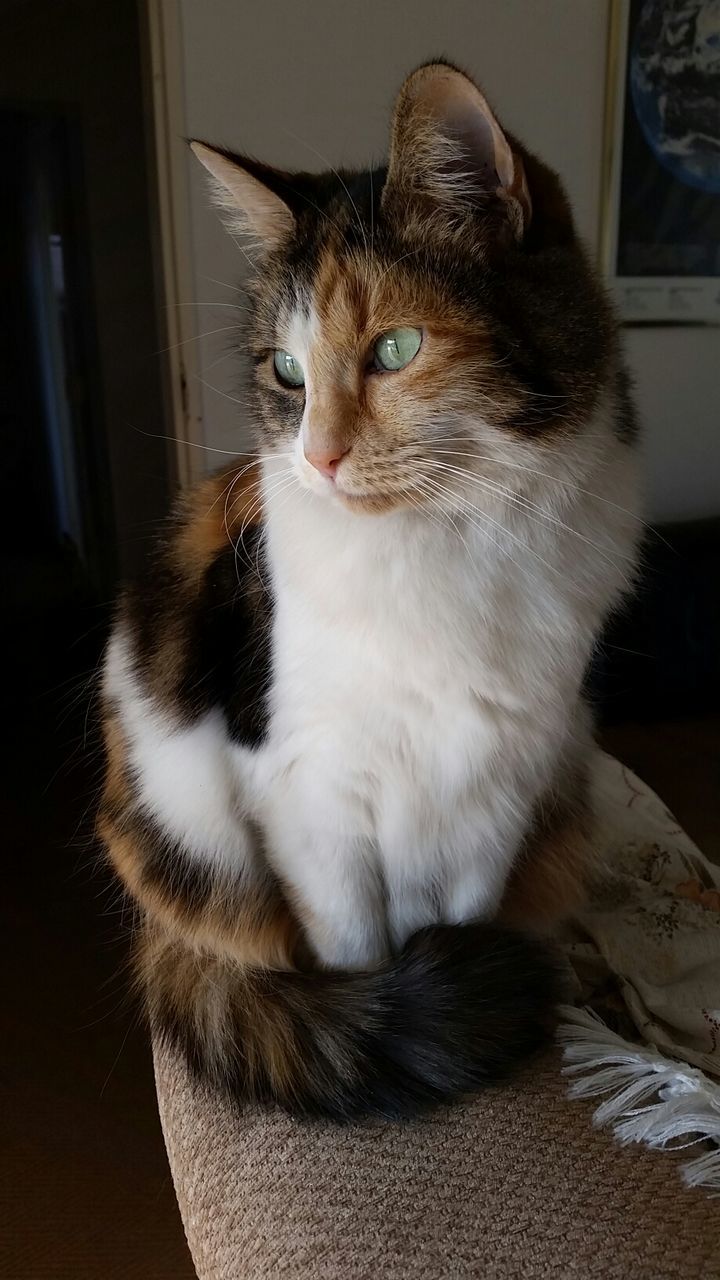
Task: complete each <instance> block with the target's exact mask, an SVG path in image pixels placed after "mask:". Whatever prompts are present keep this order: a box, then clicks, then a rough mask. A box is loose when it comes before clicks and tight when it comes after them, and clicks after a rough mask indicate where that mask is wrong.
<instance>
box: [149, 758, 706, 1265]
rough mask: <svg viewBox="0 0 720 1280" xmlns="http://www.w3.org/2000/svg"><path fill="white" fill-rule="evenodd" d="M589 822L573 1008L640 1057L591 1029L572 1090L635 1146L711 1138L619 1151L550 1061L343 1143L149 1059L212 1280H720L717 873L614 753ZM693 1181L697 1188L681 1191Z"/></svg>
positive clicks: (167, 1060)
mask: <svg viewBox="0 0 720 1280" xmlns="http://www.w3.org/2000/svg"><path fill="white" fill-rule="evenodd" d="M596 805H597V806H598V811H599V813H600V821H599V824H598V839H599V840H601V841H602V844H603V849H604V850H605V851H606V852H607V862H608V866H607V874H606V878H605V880H604V882H603V885H602V886H601V887H600V889H599V890H598V893H597V896H596V897H595V899H594V900H593V902H592V903H591V906H590V908H589V910H588V911H587V913H586V914H585V915H584V916H583V917H582V919H581V920H579V921H578V922H576V928H575V931H574V940H572V941H570V942H569V943H568V956H569V959H570V961H571V963H572V966H573V968H574V970H575V972H576V974H578V995H579V999H581V1000H589V1001H590V1003H591V1004H592V1006H593V1007H594V1008H595V1009H598V1010H599V1011H600V1012H601V1013H602V1015H603V1017H604V1018H605V1020H609V1019H610V1016H611V1014H612V1010H613V1007H614V1008H615V1012H616V1013H617V1017H616V1018H615V1022H616V1026H618V1025H620V1026H622V1029H623V1032H625V1030H626V1029H627V1028H630V1038H631V1040H634V1041H637V1042H642V1041H644V1042H645V1044H644V1047H642V1046H639V1047H638V1048H637V1051H635V1049H634V1046H633V1044H632V1043H630V1042H629V1041H628V1040H627V1039H621V1038H620V1037H618V1036H617V1035H613V1034H612V1033H610V1032H608V1033H607V1034H606V1033H605V1028H602V1031H600V1032H599V1033H598V1034H595V1032H594V1031H593V1029H592V1028H593V1026H596V1027H599V1026H600V1024H599V1023H598V1024H593V1023H592V1022H590V1024H589V1029H588V1028H587V1027H586V1028H585V1029H583V1030H582V1031H581V1032H580V1035H579V1037H578V1038H577V1039H576V1040H575V1042H574V1051H575V1052H574V1057H575V1063H576V1066H577V1069H578V1070H579V1071H580V1073H581V1074H580V1075H579V1076H578V1082H579V1083H578V1085H577V1089H579V1091H580V1092H584V1093H586V1094H589V1093H595V1094H598V1095H600V1094H601V1093H602V1094H604V1095H605V1097H606V1102H605V1106H606V1110H607V1112H608V1115H607V1116H606V1118H609V1119H610V1120H611V1121H612V1120H614V1121H615V1123H616V1126H619V1128H618V1131H619V1133H620V1135H621V1136H624V1137H625V1138H626V1139H627V1138H634V1139H638V1140H640V1139H642V1140H643V1141H645V1142H650V1143H652V1144H654V1145H656V1146H667V1144H668V1143H670V1144H672V1143H673V1142H682V1143H685V1144H687V1143H688V1141H689V1140H690V1139H696V1138H697V1136H698V1134H700V1136H702V1137H703V1138H704V1139H705V1140H703V1141H701V1142H700V1143H699V1144H698V1143H697V1142H695V1143H694V1145H692V1146H691V1147H690V1149H689V1150H687V1149H683V1150H682V1151H680V1152H673V1151H668V1150H648V1149H647V1148H646V1147H645V1146H643V1145H637V1142H634V1143H633V1144H632V1145H625V1146H622V1145H620V1143H618V1141H617V1140H616V1139H615V1138H614V1137H613V1135H612V1133H610V1132H607V1131H605V1130H601V1129H598V1128H596V1127H594V1126H593V1105H592V1104H591V1103H590V1102H589V1101H583V1100H578V1099H577V1098H570V1097H568V1080H567V1077H566V1076H565V1075H563V1063H562V1058H561V1054H560V1050H559V1049H552V1050H550V1051H548V1052H547V1053H546V1054H545V1055H544V1056H543V1057H541V1058H539V1059H537V1060H535V1061H534V1062H533V1063H532V1064H529V1065H528V1066H527V1067H526V1068H525V1070H524V1071H523V1073H521V1074H520V1075H518V1076H517V1077H515V1079H513V1081H512V1082H511V1083H508V1084H506V1085H503V1086H502V1087H496V1088H493V1089H490V1090H488V1091H487V1092H485V1093H484V1094H482V1095H481V1096H479V1097H477V1098H474V1099H472V1100H470V1101H468V1102H466V1103H464V1104H461V1105H456V1106H453V1107H448V1108H445V1109H442V1110H439V1111H437V1112H435V1113H434V1114H432V1115H430V1116H429V1117H426V1118H424V1119H421V1120H417V1121H414V1122H412V1123H406V1124H401V1125H400V1124H389V1123H385V1122H373V1123H369V1124H365V1125H351V1126H348V1127H346V1128H338V1127H336V1126H334V1125H331V1124H326V1123H317V1122H312V1123H308V1122H306V1123H302V1122H299V1121H296V1120H292V1119H290V1118H288V1117H287V1116H285V1115H283V1114H281V1113H278V1112H265V1111H259V1110H255V1109H247V1110H246V1111H245V1112H244V1113H240V1112H238V1111H237V1110H236V1109H234V1108H233V1107H231V1106H230V1105H229V1104H228V1103H227V1102H226V1101H225V1100H223V1099H221V1098H218V1097H217V1096H213V1095H210V1094H209V1093H208V1092H206V1091H205V1090H204V1089H203V1088H202V1087H200V1086H199V1085H197V1084H196V1083H195V1082H194V1081H192V1080H191V1079H190V1077H189V1075H188V1072H187V1070H186V1068H185V1065H184V1063H183V1062H182V1061H180V1060H179V1059H178V1058H177V1057H175V1056H174V1055H173V1054H172V1053H171V1052H170V1051H168V1050H167V1048H165V1047H163V1046H160V1045H156V1046H155V1068H156V1079H157V1092H158V1099H159V1104H160V1115H161V1119H162V1124H163V1129H164V1132H165V1139H166V1143H167V1150H168V1155H169V1159H170V1165H171V1168H172V1173H173V1178H174V1181H175V1188H176V1191H177V1197H178V1201H179V1205H180V1211H181V1214H182V1218H183V1222H184V1225H185V1230H186V1233H187V1238H188V1241H189V1244H190V1249H191V1252H192V1256H193V1260H194V1263H195V1267H196V1269H197V1273H198V1276H199V1277H200V1280H261V1278H262V1280H271V1278H272V1280H275V1277H281V1276H282V1277H291V1278H295V1277H297V1278H300V1277H309V1278H311V1280H314V1278H315V1277H317V1278H318V1280H324V1278H327V1280H366V1278H367V1280H370V1278H371V1277H373V1278H374V1277H378V1278H379V1280H444V1278H445V1277H481V1278H482V1280H518V1278H522V1280H536V1278H537V1280H540V1277H543V1278H548V1280H549V1278H550V1277H552V1280H558V1278H559V1280H564V1278H565V1277H570V1276H578V1277H582V1278H584V1277H589V1276H597V1277H602V1280H630V1278H632V1280H674V1278H675V1277H677V1278H678V1280H680V1278H682V1280H705V1278H707V1280H718V1277H720V1197H718V1196H717V1195H715V1196H713V1195H712V1194H709V1191H708V1188H711V1189H713V1190H714V1189H715V1188H716V1187H720V1180H718V1181H717V1182H716V1179H720V1166H719V1164H718V1162H719V1161H720V1148H718V1145H717V1143H718V1141H720V1090H718V1087H717V1085H716V1084H715V1083H714V1082H713V1076H714V1075H715V1073H716V1072H717V1071H718V1068H719V1067H720V1046H719V1044H718V1041H719V1040H720V1036H718V1034H717V1032H716V1031H714V1030H713V1027H712V1019H713V1016H715V1017H716V1018H717V1019H720V1008H717V1007H716V1006H713V1007H714V1013H713V1010H712V1009H711V1008H710V1004H711V1003H712V1002H714V1001H715V1000H716V997H717V995H718V987H720V913H719V912H718V907H719V906H720V894H719V893H718V889H719V888H720V873H719V872H718V869H717V868H713V867H711V866H710V864H708V863H707V862H706V861H705V860H704V859H703V858H702V857H701V855H700V854H699V853H698V852H697V850H695V849H694V847H693V846H692V845H691V843H690V842H689V841H688V839H687V837H686V836H684V834H683V833H682V832H681V831H680V830H679V828H678V827H677V824H676V823H674V820H673V819H672V816H671V815H670V814H668V813H667V810H665V809H664V807H663V806H662V805H661V803H660V802H659V801H658V800H657V798H656V797H655V796H653V795H652V793H651V792H649V791H648V789H647V788H645V787H644V786H643V784H642V783H639V782H638V780H637V779H636V778H634V777H633V775H631V774H629V773H628V771H627V770H623V769H622V768H621V766H619V765H618V764H617V763H616V762H615V761H611V760H609V758H608V757H602V756H599V757H598V769H597V776H596ZM608 992H611V995H610V996H609V997H608ZM604 1001H605V1003H603V1002H604ZM717 1005H720V999H718V1000H717ZM581 1016H582V1015H581ZM623 1019H624V1020H625V1024H624V1025H623ZM717 1026H718V1028H720V1022H717ZM703 1028H705V1029H706V1030H707V1035H706V1038H705V1039H704V1040H703V1035H704V1034H705V1032H704V1030H703ZM583 1036H584V1037H585V1040H584V1041H583ZM570 1038H571V1040H572V1034H571V1036H570ZM590 1042H592V1043H590ZM649 1046H652V1047H649ZM598 1070H600V1071H604V1073H605V1074H604V1077H600V1076H598V1075H597V1074H593V1071H594V1072H597V1071H598ZM582 1072H585V1074H584V1075H582ZM593 1079H594V1080H595V1081H596V1082H597V1081H600V1083H598V1084H596V1085H593ZM658 1081H659V1082H660V1084H661V1088H660V1090H659V1091H658V1088H657V1085H658ZM623 1125H624V1126H625V1127H624V1129H623ZM713 1135H714V1141H713ZM708 1139H710V1140H709V1141H708ZM688 1157H691V1163H690V1164H688ZM683 1171H684V1177H685V1181H686V1182H688V1181H690V1182H698V1183H700V1182H702V1183H704V1185H703V1186H687V1185H686V1186H683V1181H682V1177H683Z"/></svg>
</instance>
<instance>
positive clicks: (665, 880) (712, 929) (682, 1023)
mask: <svg viewBox="0 0 720 1280" xmlns="http://www.w3.org/2000/svg"><path fill="white" fill-rule="evenodd" d="M592 789H593V795H594V804H595V812H596V814H597V820H596V821H597V835H596V841H595V847H596V848H597V849H599V850H600V851H601V855H600V857H601V861H600V864H599V866H598V873H597V876H596V879H595V883H594V885H593V888H592V892H591V897H590V904H589V906H588V907H587V909H586V910H585V911H583V913H582V914H581V915H579V916H578V917H577V919H576V921H575V922H574V924H573V927H572V930H571V933H570V936H569V937H568V940H567V955H568V959H569V960H570V963H571V965H572V969H573V971H574V975H575V981H576V983H577V989H576V992H575V999H576V1003H585V1004H588V1005H589V1006H590V1007H591V1008H592V1009H593V1010H594V1011H595V1012H596V1013H597V1014H599V1015H600V1017H601V1018H602V1019H603V1021H604V1023H605V1024H606V1025H607V1026H609V1027H611V1028H613V1029H614V1030H615V1031H617V1032H618V1033H619V1034H621V1035H623V1036H625V1037H626V1038H627V1039H628V1040H634V1041H637V1040H638V1039H642V1040H643V1041H645V1042H646V1043H648V1044H652V1045H655V1046H656V1047H657V1048H658V1049H660V1050H661V1051H662V1053H664V1054H669V1055H670V1056H672V1057H675V1058H680V1059H682V1061H684V1062H688V1063H691V1064H692V1065H693V1066H696V1067H699V1068H700V1069H701V1070H703V1071H705V1072H707V1073H708V1074H710V1075H714V1076H720V867H717V866H714V865H713V864H712V863H710V862H708V860H707V859H706V858H704V857H703V855H702V854H701V853H700V851H699V850H698V849H697V848H696V846H695V845H694V844H693V842H692V841H691V840H690V839H689V838H688V836H687V835H686V834H685V832H684V831H683V830H682V828H681V827H679V826H678V823H677V821H676V820H675V818H674V817H673V815H672V814H671V813H670V812H669V811H668V810H667V809H666V807H665V806H664V805H663V803H662V802H661V801H660V800H659V799H658V797H657V796H656V795H654V793H653V792H652V791H650V789H649V788H648V787H646V786H645V784H644V783H642V782H640V780H639V779H638V778H637V777H635V775H634V774H633V773H631V772H630V770H629V769H627V768H626V767H625V766H624V765H622V764H620V763H619V762H618V761H617V760H614V759H612V758H611V757H610V756H607V755H605V754H603V753H602V752H598V753H597V756H596V759H595V762H594V768H593V778H592Z"/></svg>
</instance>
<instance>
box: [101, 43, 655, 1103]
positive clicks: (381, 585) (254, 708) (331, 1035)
mask: <svg viewBox="0 0 720 1280" xmlns="http://www.w3.org/2000/svg"><path fill="white" fill-rule="evenodd" d="M193 149H194V151H195V154H196V155H197V156H198V158H199V159H200V160H201V161H202V163H203V164H204V165H205V167H206V168H207V170H208V171H209V173H210V175H211V182H212V186H213V191H214V195H215V198H216V200H217V202H218V203H219V204H220V206H221V208H222V210H223V213H224V216H225V218H226V220H227V222H228V223H229V225H230V228H231V230H232V231H233V233H235V234H238V233H242V234H243V235H246V234H250V235H251V236H252V237H253V238H254V240H255V242H256V248H257V249H258V251H259V258H258V262H257V275H256V279H255V280H254V283H253V284H252V286H251V304H252V309H251V318H250V320H249V322H248V325H247V335H246V336H247V343H248V345H249V350H250V353H251V356H252V360H253V374H252V385H251V388H250V392H251V396H252V422H253V426H254V428H255V430H256V432H257V438H258V453H257V456H256V457H253V458H252V459H244V460H239V461H238V462H237V464H236V465H233V466H231V467H229V468H227V469H226V470H225V471H224V472H222V473H221V474H219V475H216V476H214V477H212V478H210V479H208V480H206V481H205V482H204V483H202V484H201V485H200V486H199V487H198V488H197V489H196V490H195V491H193V492H190V493H188V494H187V495H185V496H184V497H183V498H182V499H181V501H180V503H179V506H178V507H177V510H176V511H175V514H174V515H173V517H172V519H171V520H170V522H169V524H168V526H167V529H166V531H165V535H164V537H163V539H162V541H161V543H160V545H159V546H158V548H157V551H156V554H155V556H154V558H153V560H152V562H151V563H150V565H149V567H148V571H147V575H146V578H145V581H144V582H142V583H141V584H139V585H138V586H136V587H134V588H132V589H130V590H129V591H127V593H126V594H125V596H124V598H123V600H122V602H121V605H120V608H119V611H118V615H117V620H116V624H115V627H114V632H113V635H112V638H111V641H110V644H109V648H108V651H107V657H106V662H105V672H104V692H103V698H104V725H105V737H106V745H107V756H108V766H107V778H106V787H105V794H104V800H103V803H102V812H101V832H102V835H103V838H104V840H105V842H106V845H107V848H108V850H109V854H110V857H111V859H112V862H113V864H114V866H115V868H116V870H117V872H118V874H119V875H120V877H121V879H122V881H123V882H124V884H125V886H126V888H127V889H128V890H129V892H130V894H131V895H132V896H133V898H134V899H135V900H136V902H137V903H138V905H139V908H140V914H141V920H142V926H141V937H140V942H139V949H138V971H139V975H140V981H141V984H142V987H143V990H144V992H145V997H146V1001H147V1008H148V1011H149V1017H150V1020H151V1023H152V1026H153V1029H154V1033H155V1035H156V1036H158V1037H161V1038H162V1037H165V1038H167V1039H168V1040H170V1041H172V1042H173V1043H175V1044H177V1045H179V1046H181V1047H182V1048H183V1050H184V1051H185V1053H186V1055H187V1057H188V1059H189V1061H190V1063H191V1064H192V1065H193V1067H194V1068H196V1069H197V1070H198V1071H199V1072H201V1073H202V1074H203V1075H204V1077H205V1078H207V1079H209V1080H210V1081H212V1082H214V1083H215V1084H217V1085H220V1086H223V1087H227V1088H229V1089H231V1090H233V1091H234V1092H235V1094H236V1095H237V1096H238V1098H240V1099H250V1098H252V1099H264V1100H274V1101H277V1102H279V1103H280V1104H282V1105H284V1106H286V1107H289V1108H291V1109H294V1110H296V1111H298V1112H301V1113H302V1112H304V1113H326V1114H330V1115H333V1116H336V1117H341V1118H342V1117H350V1116H356V1115H360V1114H364V1113H372V1112H375V1113H381V1114H384V1115H389V1116H397V1115H405V1114H409V1113H412V1112H413V1111H415V1110H417V1109H420V1108H422V1107H423V1106H426V1105H428V1104H430V1103H432V1102H435V1101H438V1100H441V1099H447V1098H452V1097H454V1096H456V1095H458V1094H459V1093H462V1092H463V1091H466V1090H471V1089H474V1088H476V1087H477V1086H479V1085H481V1084H482V1083H483V1082H484V1081H487V1080H492V1079H494V1078H496V1077H498V1076H500V1075H502V1073H503V1072H504V1071H506V1070H507V1069H508V1068H509V1067H510V1066H512V1065H513V1064H514V1063H515V1062H517V1061H519V1060H521V1059H522V1058H523V1057H524V1056H525V1055H526V1054H527V1053H528V1052H530V1050H532V1049H533V1048H534V1047H535V1046H536V1045H537V1044H539V1043H540V1042H541V1041H542V1040H543V1039H544V1037H545V1036H546V1035H547V1034H548V1031H549V1028H550V1026H551V1013H552V1007H553V1004H554V1001H555V998H556V990H557V982H556V973H555V966H554V963H553V960H552V958H551V954H550V952H549V951H548V950H547V949H546V945H545V944H544V943H542V942H540V941H538V940H537V938H538V935H542V934H543V933H546V932H548V931H549V930H550V929H551V928H552V926H553V924H554V922H556V921H557V920H559V919H561V918H562V917H563V916H565V915H567V914H568V913H569V912H570V911H571V910H572V909H573V908H575V907H576V906H577V904H578V902H579V901H580V899H581V897H582V892H583V883H584V880H585V877H586V875H587V870H588V865H589V859H590V855H591V841H590V839H589V833H590V818H591V814H590V811H589V801H588V794H587V764H588V756H589V753H590V751H591V745H592V738H591V724H590V716H589V713H588V709H587V707H586V706H585V703H584V701H583V695H582V687H583V678H584V675H585V672H586V669H587V666H588V662H589V659H590V657H591V653H592V650H593V645H594V643H595V640H596V638H597V636H598V632H599V630H600V628H601V627H602V624H603V621H604V620H605V618H606V617H607V615H608V612H609V611H610V610H611V609H612V608H613V607H614V606H615V605H616V603H617V602H618V601H619V599H620V598H621V596H622V594H623V592H624V591H625V589H626V587H627V584H628V582H629V581H630V579H631V577H632V572H633V564H634V560H635V544H636V534H637V529H638V519H637V516H636V515H635V514H634V513H635V511H636V507H637V499H636V478H635V461H634V450H633V438H634V420H633V410H632V404H631V400H630V396H629V391H628V379H627V376H626V373H625V369H624V366H623V362H622V356H621V352H620V349H619V344H618V337H617V333H616V327H615V323H614V319H613V315H612V313H611V310H610V308H609V305H608V302H607V300H606V297H605V294H604V292H603V289H602V287H601V285H600V283H599V281H598V279H597V277H596V275H595V273H594V271H593V269H592V267H591V266H590V264H589V262H588V259H587V257H586V254H585V252H584V250H583V248H582V247H581V245H580V244H579V242H578V239H577V236H576V233H575V231H574V228H573V222H572V215H571V211H570V208H569V205H568V202H567V199H566V197H565V194H564V192H563V189H562V187H561V184H560V181H559V179H558V178H557V176H556V175H555V174H554V173H553V172H551V171H550V170H549V169H548V168H546V167H545V165H543V164H541V163H540V161H538V160H537V159H536V158H535V157H534V156H532V155H531V154H530V153H529V152H528V151H527V150H526V149H525V147H524V146H522V144H521V143H519V142H518V141H517V139H516V138H514V137H513V136H512V135H511V134H509V133H507V131H504V130H503V129H502V128H501V126H500V124H499V123H498V120H497V118H496V116H495V115H494V114H493V112H492V111H491V109H490V107H489V105H488V103H487V101H486V99H485V97H484V96H483V94H482V93H481V92H480V91H479V89H478V88H477V87H476V86H475V85H474V84H473V83H472V81H471V80H470V79H468V78H467V77H466V76H465V75H464V74H462V73H461V72H460V71H458V70H456V69H455V68H454V67H452V66H450V65H449V64H445V63H441V62H439V63H432V64H429V65H426V66H423V67H421V68H420V69H419V70H417V71H416V72H414V73H413V74H412V75H411V76H410V77H409V78H408V79H407V81H406V82H405V84H404V86H403V88H402V90H401V92H400V95H399V98H398V101H397V104H396V108H395V113H394V120H393V125H392V135H391V142H390V153H389V160H388V164H387V167H386V168H382V169H375V170H373V171H372V172H366V173H348V172H345V173H335V172H331V173H325V174H321V175H309V174H305V173H285V172H279V171H277V170H275V169H272V168H269V167H268V166H267V165H264V164H261V163H259V162H257V161H255V160H250V159H247V158H241V157H238V156H235V155H232V154H231V153H230V152H227V151H223V150H218V149H213V148H211V147H208V146H206V145H205V144H200V143H194V144H193Z"/></svg>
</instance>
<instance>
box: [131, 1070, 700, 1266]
mask: <svg viewBox="0 0 720 1280" xmlns="http://www.w3.org/2000/svg"><path fill="white" fill-rule="evenodd" d="M155 1067H156V1080H157V1089H158V1098H159V1102H160V1114H161V1119H162V1123H163V1128H164V1131H165V1138H166V1142H167V1147H168V1154H169V1157H170V1164H171V1168H172V1171H173V1177H174V1180H175V1187H176V1191H177V1195H178V1200H179V1203H180V1210H181V1213H182V1217H183V1221H184V1224H185V1230H186V1232H187V1237H188V1241H189V1244H190V1249H191V1252H192V1255H193V1259H194V1263H195V1266H196V1269H197V1272H198V1276H199V1277H200V1280H261V1278H262V1280H271V1278H272V1280H275V1278H276V1277H290V1278H291V1280H293V1278H295V1277H297V1278H299V1277H308V1278H310V1280H316V1278H317V1280H366V1278H367V1280H370V1278H371V1277H378V1278H380V1280H441V1278H442V1280H444V1278H445V1277H454V1278H457V1280H460V1278H462V1277H476V1276H477V1277H482V1278H483V1280H540V1277H543V1280H545V1278H547V1280H549V1278H550V1277H552V1278H553V1280H564V1277H592V1276H597V1277H602V1280H630V1278H632V1280H675V1278H677V1280H680V1278H681V1277H682V1280H706V1278H707V1280H718V1277H720V1199H718V1198H712V1197H710V1196H708V1194H707V1192H705V1191H700V1190H690V1189H686V1188H684V1187H683V1185H682V1183H681V1181H680V1177H679V1164H680V1163H681V1160H682V1156H681V1154H674V1153H667V1152H652V1151H648V1150H646V1149H644V1148H642V1147H639V1146H632V1147H621V1146H619V1145H618V1143H617V1142H616V1141H615V1140H614V1139H613V1137H612V1136H611V1135H609V1134H608V1133H605V1132H600V1131H598V1130H595V1129H593V1127H592V1106H591V1105H589V1104H587V1103H583V1102H574V1101H570V1100H569V1099H567V1098H566V1096H565V1089H566V1081H565V1080H564V1079H563V1077H562V1076H561V1070H560V1068H561V1064H560V1059H559V1054H558V1052H557V1051H552V1052H550V1053H548V1054H546V1055H545V1057H543V1058H541V1059H539V1060H537V1061H536V1062H535V1063H533V1064H531V1065H529V1066H528V1067H527V1068H526V1069H525V1071H524V1072H523V1073H522V1075H521V1076H519V1077H517V1078H516V1079H515V1080H514V1081H513V1082H512V1083H510V1084H506V1085H504V1086H503V1087H500V1088H495V1089H491V1090H488V1091H487V1092H485V1093H484V1094H482V1095H481V1096H480V1097H478V1098H477V1099H475V1100H473V1101H472V1102H468V1103H467V1104H465V1105H461V1106H454V1107H451V1108H446V1109H442V1110H440V1111H437V1112H436V1113H434V1114H433V1115H431V1116H430V1117H429V1118H426V1119H423V1120H418V1121H415V1122H412V1123H410V1124H403V1125H394V1124H389V1123H384V1122H376V1123H372V1124H368V1125H352V1126H348V1127H347V1128H338V1127H335V1126H333V1125H330V1124H326V1123H302V1122H298V1121H295V1120H292V1119H290V1118H288V1117H286V1116H284V1115H282V1114H278V1113H277V1112H270V1113H264V1112H260V1111H256V1110H248V1111H247V1112H246V1113H244V1114H241V1113H240V1112H239V1111H237V1110H236V1109H234V1108H233V1107H232V1106H231V1105H230V1104H229V1103H228V1102H226V1101H223V1100H222V1099H219V1098H217V1097H215V1096H211V1095H210V1094H208V1093H207V1092H206V1091H205V1090H204V1089H203V1088H201V1087H199V1086H198V1085H196V1084H195V1083H194V1082H193V1081H192V1080H191V1079H190V1078H189V1077H188V1073H187V1071H186V1069H185V1067H184V1065H183V1063H182V1062H181V1061H180V1060H179V1059H177V1058H175V1057H174V1056H173V1055H171V1054H170V1053H168V1052H167V1051H166V1050H164V1049H160V1048H158V1047H156V1051H155Z"/></svg>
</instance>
